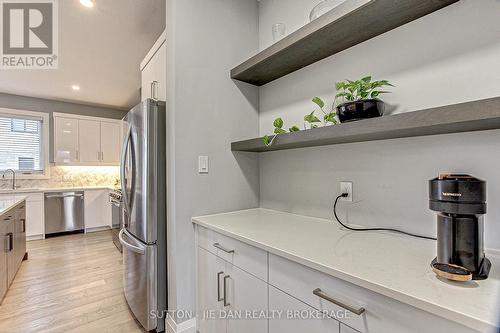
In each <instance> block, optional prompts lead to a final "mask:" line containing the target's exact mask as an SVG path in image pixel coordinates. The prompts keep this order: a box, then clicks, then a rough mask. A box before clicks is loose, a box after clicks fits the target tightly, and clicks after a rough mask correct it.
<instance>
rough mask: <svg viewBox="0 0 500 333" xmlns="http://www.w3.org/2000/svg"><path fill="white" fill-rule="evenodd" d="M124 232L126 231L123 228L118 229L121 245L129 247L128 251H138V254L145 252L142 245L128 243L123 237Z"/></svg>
mask: <svg viewBox="0 0 500 333" xmlns="http://www.w3.org/2000/svg"><path fill="white" fill-rule="evenodd" d="M125 232H126V231H125V229H122V230H120V233H119V234H118V239H119V240H120V243H122V245H123V246H124V247H126V248H127V249H129V250H130V251H132V252H135V253H138V254H141V255H144V254H145V253H146V249H145V248H144V247H139V246H135V245H132V244H130V243H128V242H127V241H126V240H125V239H124V238H123V234H124V233H125Z"/></svg>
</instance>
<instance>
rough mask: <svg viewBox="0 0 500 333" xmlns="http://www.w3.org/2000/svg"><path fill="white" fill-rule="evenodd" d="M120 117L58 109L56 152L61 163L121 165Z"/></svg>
mask: <svg viewBox="0 0 500 333" xmlns="http://www.w3.org/2000/svg"><path fill="white" fill-rule="evenodd" d="M121 131H122V125H121V121H120V120H112V119H105V118H95V117H85V116H75V115H67V114H61V113H57V114H56V113H54V155H55V158H54V159H55V162H56V163H57V164H64V165H119V164H120V149H121V142H122V134H121Z"/></svg>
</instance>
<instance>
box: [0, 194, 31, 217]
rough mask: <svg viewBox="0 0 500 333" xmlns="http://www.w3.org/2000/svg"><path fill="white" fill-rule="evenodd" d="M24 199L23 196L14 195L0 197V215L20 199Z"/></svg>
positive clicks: (20, 200) (15, 204)
mask: <svg viewBox="0 0 500 333" xmlns="http://www.w3.org/2000/svg"><path fill="white" fill-rule="evenodd" d="M24 200H26V197H24V196H16V197H4V198H1V199H0V215H3V213H6V212H8V211H9V210H10V209H11V208H14V207H15V206H17V205H18V204H19V203H21V202H22V201H24Z"/></svg>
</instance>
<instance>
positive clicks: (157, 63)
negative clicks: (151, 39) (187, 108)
mask: <svg viewBox="0 0 500 333" xmlns="http://www.w3.org/2000/svg"><path fill="white" fill-rule="evenodd" d="M166 79H167V43H163V44H162V45H161V46H160V48H159V49H158V50H157V51H156V53H155V54H154V55H153V57H152V58H151V59H150V60H149V62H148V64H147V65H146V67H144V69H143V70H142V74H141V99H142V100H145V99H146V98H156V99H158V100H160V101H165V100H166V98H167V86H166ZM153 82H156V83H155V86H154V87H153V88H152V87H151V84H152V83H153ZM153 95H154V96H153Z"/></svg>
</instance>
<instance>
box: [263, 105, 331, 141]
mask: <svg viewBox="0 0 500 333" xmlns="http://www.w3.org/2000/svg"><path fill="white" fill-rule="evenodd" d="M312 102H313V103H314V104H316V105H317V106H318V107H319V110H320V112H321V113H322V114H323V117H322V118H323V120H321V119H320V118H318V116H316V112H317V111H318V110H314V111H312V112H311V113H308V114H306V115H305V116H304V124H303V127H304V129H305V130H306V129H311V128H317V127H319V126H329V125H335V124H337V123H338V121H337V113H336V112H335V108H334V104H333V103H332V106H331V109H330V110H326V108H325V106H326V104H325V102H324V101H323V100H322V99H321V98H319V97H314V98H313V99H312ZM273 125H274V135H271V136H269V135H264V137H263V138H262V142H263V143H264V144H265V145H266V146H270V145H272V144H273V142H274V139H276V138H277V137H278V135H280V134H285V133H288V132H290V133H292V132H298V131H300V128H299V127H298V126H296V125H293V126H292V127H290V128H288V132H287V131H286V129H284V128H283V126H284V122H283V119H282V118H276V119H274V122H273Z"/></svg>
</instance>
